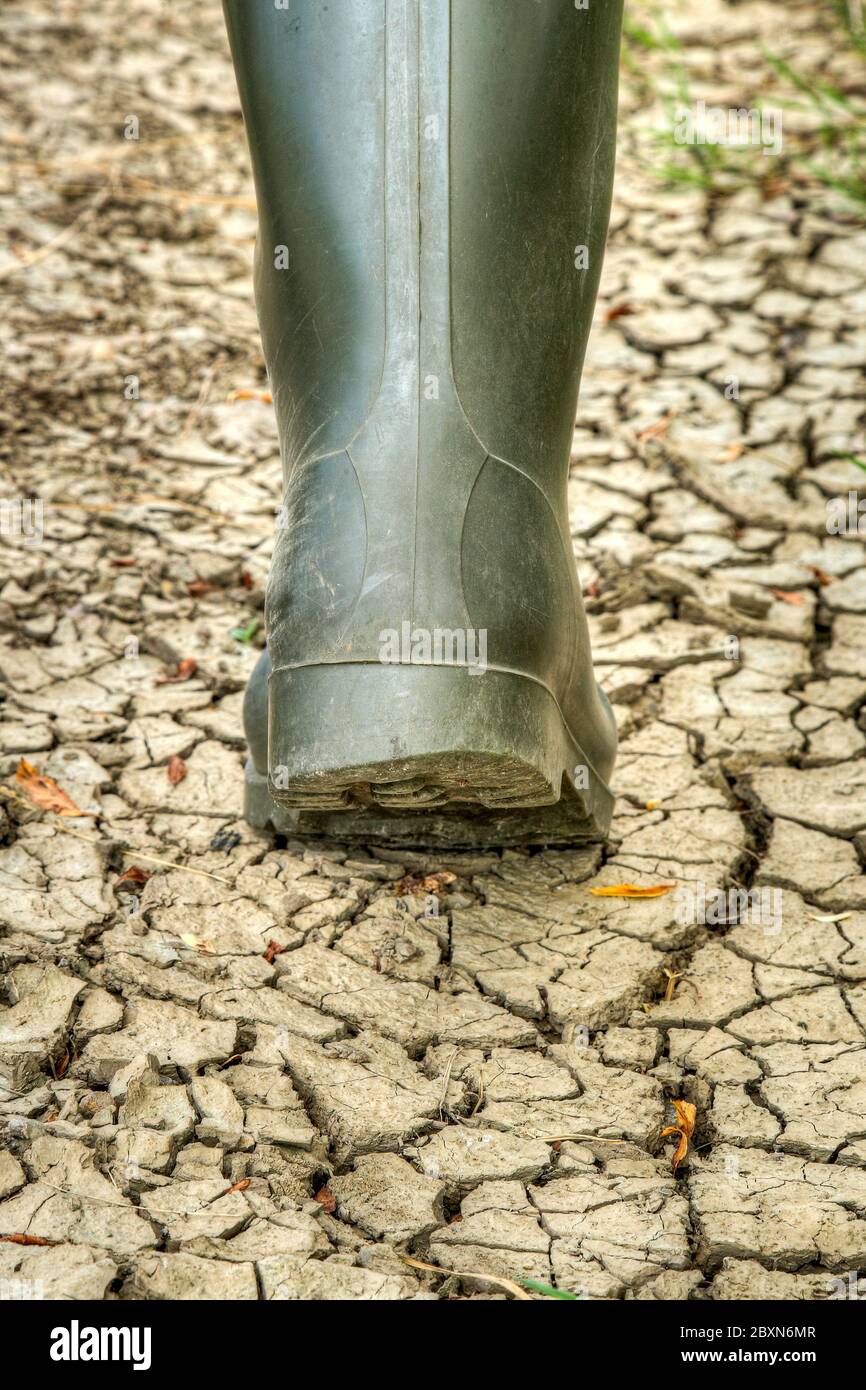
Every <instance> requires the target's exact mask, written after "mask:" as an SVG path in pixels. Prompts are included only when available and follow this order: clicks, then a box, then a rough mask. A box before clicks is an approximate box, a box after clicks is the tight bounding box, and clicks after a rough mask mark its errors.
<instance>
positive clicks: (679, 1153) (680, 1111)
mask: <svg viewBox="0 0 866 1390" xmlns="http://www.w3.org/2000/svg"><path fill="white" fill-rule="evenodd" d="M674 1110H675V1111H676V1112H677V1123H676V1124H675V1125H668V1126H667V1128H666V1129H663V1130H662V1132H661V1134H660V1135H659V1138H660V1139H666V1138H667V1137H668V1136H669V1135H671V1134H678V1135H679V1136H680V1139H679V1143H678V1144H677V1147H676V1152H675V1153H674V1156H673V1158H672V1159H671V1167H672V1168H673V1170H674V1172H676V1171H677V1169H678V1168H679V1166H680V1164H681V1163H682V1161H683V1159H684V1158H685V1156H686V1154H687V1153H688V1151H689V1140H690V1139H691V1137H692V1135H693V1134H694V1132H695V1123H696V1121H697V1118H698V1108H697V1106H696V1105H692V1103H691V1101H690V1100H675V1101H674Z"/></svg>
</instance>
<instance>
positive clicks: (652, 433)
mask: <svg viewBox="0 0 866 1390" xmlns="http://www.w3.org/2000/svg"><path fill="white" fill-rule="evenodd" d="M676 413H677V412H676V409H673V410H669V411H668V413H667V415H663V416H662V418H661V419H660V420H656V421H655V422H654V423H653V424H652V425H647V427H646V429H644V430H641V431H640V434H639V435H638V439H639V440H640V441H641V442H642V443H643V442H644V441H645V440H647V439H664V438H665V437H666V435H667V432H668V430H669V429H670V427H671V425H672V423H673V421H674V417H675V416H676Z"/></svg>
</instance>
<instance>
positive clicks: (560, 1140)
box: [539, 1134, 629, 1144]
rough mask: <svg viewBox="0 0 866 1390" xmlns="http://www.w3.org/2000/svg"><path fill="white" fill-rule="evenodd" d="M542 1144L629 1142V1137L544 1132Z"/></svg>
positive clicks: (541, 1137) (540, 1140) (541, 1139)
mask: <svg viewBox="0 0 866 1390" xmlns="http://www.w3.org/2000/svg"><path fill="white" fill-rule="evenodd" d="M539 1142H540V1143H542V1144H579V1143H589V1144H627V1143H628V1142H629V1141H628V1139H603V1138H602V1137H601V1135H600V1134H542V1135H541V1136H540V1139H539Z"/></svg>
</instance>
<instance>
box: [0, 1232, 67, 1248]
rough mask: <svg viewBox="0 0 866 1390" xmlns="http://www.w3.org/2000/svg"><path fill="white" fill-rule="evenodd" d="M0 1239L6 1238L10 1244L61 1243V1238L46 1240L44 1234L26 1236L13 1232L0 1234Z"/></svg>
mask: <svg viewBox="0 0 866 1390" xmlns="http://www.w3.org/2000/svg"><path fill="white" fill-rule="evenodd" d="M0 1240H8V1241H9V1244H10V1245H62V1244H63V1241H62V1240H46V1239H45V1237H44V1236H28V1235H21V1234H20V1233H19V1232H17V1231H16V1232H15V1234H14V1235H9V1236H0Z"/></svg>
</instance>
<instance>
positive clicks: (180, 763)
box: [168, 753, 189, 787]
mask: <svg viewBox="0 0 866 1390" xmlns="http://www.w3.org/2000/svg"><path fill="white" fill-rule="evenodd" d="M188 770H189V769H188V768H187V765H186V763H185V762H184V760H183V758H180V757H178V755H177V753H174V754H172V756H171V758H170V759H169V762H168V780H169V782H171V785H172V786H173V787H176V786H177V784H178V783H179V782H182V781H183V779H184V777H186V774H187V772H188Z"/></svg>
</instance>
